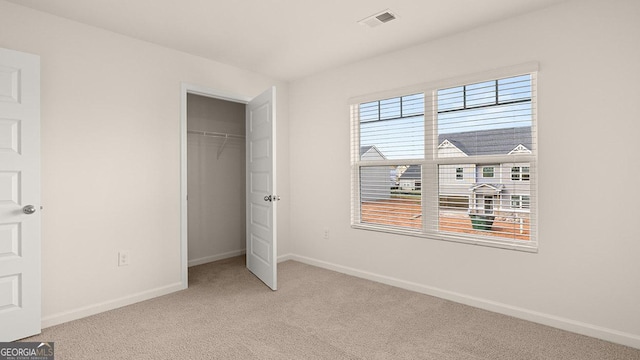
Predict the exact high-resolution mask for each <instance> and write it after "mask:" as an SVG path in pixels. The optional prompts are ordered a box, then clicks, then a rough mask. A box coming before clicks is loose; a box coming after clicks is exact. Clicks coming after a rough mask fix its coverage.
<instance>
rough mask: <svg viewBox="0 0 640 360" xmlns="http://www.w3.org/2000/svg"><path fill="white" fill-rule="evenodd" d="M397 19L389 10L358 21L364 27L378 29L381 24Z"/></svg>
mask: <svg viewBox="0 0 640 360" xmlns="http://www.w3.org/2000/svg"><path fill="white" fill-rule="evenodd" d="M395 18H396V16H395V15H394V14H393V13H392V12H391V11H390V10H389V9H387V10H385V11H382V12H379V13H377V14H373V15H371V16H369V17H367V18H364V19H362V20H360V21H358V23H359V24H362V25H367V26H369V27H376V26H378V25H380V24H384V23H387V22H389V21H391V20H394V19H395Z"/></svg>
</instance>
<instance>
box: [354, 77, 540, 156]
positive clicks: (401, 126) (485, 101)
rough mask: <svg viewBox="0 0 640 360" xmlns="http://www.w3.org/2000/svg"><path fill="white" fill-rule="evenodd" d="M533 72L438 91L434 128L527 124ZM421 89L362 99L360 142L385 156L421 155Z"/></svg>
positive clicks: (530, 113) (442, 131)
mask: <svg viewBox="0 0 640 360" xmlns="http://www.w3.org/2000/svg"><path fill="white" fill-rule="evenodd" d="M531 97H532V92H531V75H521V76H515V77H510V78H505V79H498V80H491V81H485V82H480V83H475V84H469V85H465V86H457V87H452V88H447V89H441V90H438V91H437V105H438V114H437V124H436V125H437V131H438V134H447V133H457V132H468V131H478V130H489V129H505V128H514V127H530V126H531V124H532V118H533V109H532V102H531V100H532V99H531ZM424 126H425V124H424V95H423V94H413V95H407V96H403V97H396V98H391V99H385V100H380V101H373V102H369V103H363V104H360V145H361V146H371V145H375V146H376V147H377V148H378V150H379V151H380V152H381V153H382V154H383V155H384V156H385V157H386V158H387V159H421V158H423V157H424V136H425V135H424Z"/></svg>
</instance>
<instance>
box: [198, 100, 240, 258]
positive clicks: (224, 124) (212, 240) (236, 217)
mask: <svg viewBox="0 0 640 360" xmlns="http://www.w3.org/2000/svg"><path fill="white" fill-rule="evenodd" d="M245 111H246V109H245V105H244V104H241V103H235V102H230V101H225V100H220V99H214V98H208V97H204V96H198V95H193V94H188V95H187V187H188V191H187V192H188V210H187V211H188V259H189V266H194V265H200V264H204V263H207V262H211V261H216V260H220V259H224V258H228V257H232V256H237V255H241V254H243V253H244V252H245V247H246V244H245V172H246V168H245V135H244V134H245Z"/></svg>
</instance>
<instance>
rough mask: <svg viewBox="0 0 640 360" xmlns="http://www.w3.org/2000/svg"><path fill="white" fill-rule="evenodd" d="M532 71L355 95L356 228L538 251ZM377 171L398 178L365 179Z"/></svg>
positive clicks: (353, 162)
mask: <svg viewBox="0 0 640 360" xmlns="http://www.w3.org/2000/svg"><path fill="white" fill-rule="evenodd" d="M526 67H527V66H526V65H525V66H524V67H522V68H520V71H514V69H515V68H512V69H511V70H506V71H504V72H503V73H502V75H498V76H496V75H497V74H500V73H501V71H496V72H493V73H492V74H493V78H489V79H483V78H482V77H481V76H478V77H474V80H471V81H457V80H455V81H454V80H452V81H451V82H448V85H447V82H439V83H438V86H435V85H433V86H432V85H428V84H427V85H424V87H422V88H423V91H424V92H423V93H415V94H408V95H405V94H397V96H395V97H388V98H385V99H375V98H373V99H370V98H369V99H367V98H363V99H364V100H365V101H354V103H353V105H352V107H351V109H352V113H351V114H352V149H353V150H352V154H353V155H352V169H353V174H354V176H353V177H352V179H354V180H353V181H352V184H353V191H352V194H354V195H353V196H352V226H354V227H355V228H364V229H369V230H380V231H385V232H397V233H402V234H409V235H415V236H423V237H426V238H434V239H442V240H450V241H459V242H467V243H473V244H481V245H487V246H496V247H503V248H512V249H521V250H527V251H535V250H536V249H537V237H536V218H537V216H536V214H535V212H534V210H535V207H534V206H532V204H534V203H535V200H536V197H535V196H536V194H535V186H534V185H535V171H534V169H535V168H536V162H537V134H536V131H535V129H536V111H535V110H536V101H535V100H536V96H535V94H536V72H535V71H534V70H535V66H534V67H531V68H529V70H528V71H527V70H525V69H524V68H526ZM476 79H477V80H476ZM442 84H445V85H444V86H441V85H442ZM363 149H368V150H367V151H374V152H373V155H371V154H372V153H369V156H364V153H363ZM372 149H373V150H372ZM374 170H375V171H378V172H379V178H380V179H382V174H383V173H385V172H386V173H387V174H388V173H392V174H393V175H392V176H391V178H392V179H391V180H387V182H388V184H384V183H383V180H376V181H377V182H370V181H369V180H366V179H368V177H369V176H373V175H369V173H373V172H374ZM461 180H464V181H461ZM510 180H511V181H510ZM374 183H375V184H376V185H375V186H372V184H374ZM373 189H375V191H374V190H373ZM514 210H517V211H514ZM373 215H375V216H373ZM515 223H517V224H518V226H514V225H513V224H515Z"/></svg>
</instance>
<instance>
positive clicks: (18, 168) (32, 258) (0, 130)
mask: <svg viewBox="0 0 640 360" xmlns="http://www.w3.org/2000/svg"><path fill="white" fill-rule="evenodd" d="M40 314H41V310H40V58H39V57H38V56H35V55H30V54H24V53H20V52H17V51H12V50H7V49H2V48H0V324H2V325H1V326H0V341H13V340H16V339H21V338H24V337H27V336H31V335H35V334H38V333H40V317H41V315H40Z"/></svg>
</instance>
